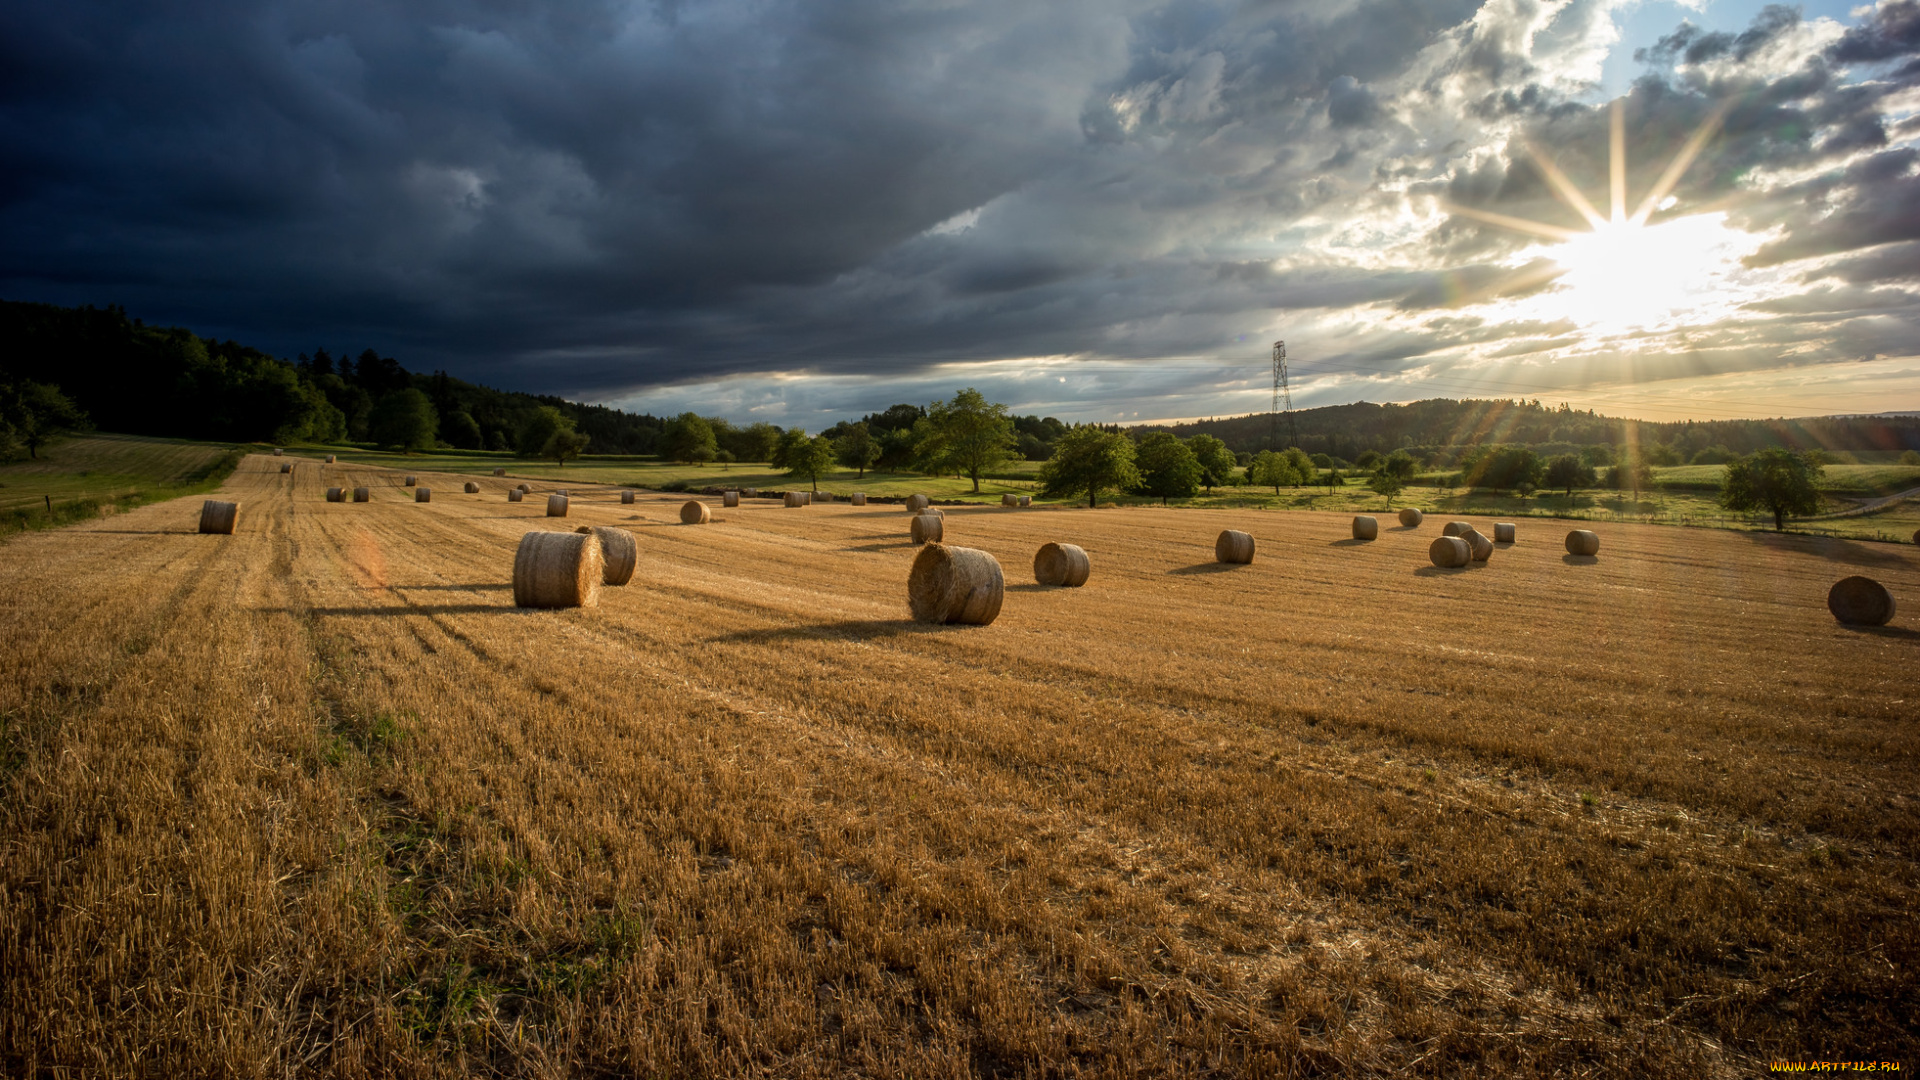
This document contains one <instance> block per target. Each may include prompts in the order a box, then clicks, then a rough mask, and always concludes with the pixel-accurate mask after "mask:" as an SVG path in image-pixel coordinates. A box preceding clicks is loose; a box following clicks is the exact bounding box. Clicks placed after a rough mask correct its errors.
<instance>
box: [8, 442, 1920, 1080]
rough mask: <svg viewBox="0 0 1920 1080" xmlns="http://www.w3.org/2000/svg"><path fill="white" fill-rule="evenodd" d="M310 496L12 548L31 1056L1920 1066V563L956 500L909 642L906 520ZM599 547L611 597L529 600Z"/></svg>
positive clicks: (278, 492) (1675, 535) (577, 1070)
mask: <svg viewBox="0 0 1920 1080" xmlns="http://www.w3.org/2000/svg"><path fill="white" fill-rule="evenodd" d="M278 464H279V462H278V461H276V460H275V459H272V458H270V457H266V456H256V457H252V458H249V459H248V460H247V461H246V462H245V463H244V464H243V465H242V466H241V468H240V469H239V471H237V472H236V473H235V474H234V476H233V478H232V479H231V480H230V481H229V482H228V483H227V485H226V489H225V491H226V494H227V496H228V497H233V498H237V499H239V500H240V501H241V502H242V504H243V505H242V512H241V518H240V528H239V531H238V533H237V534H236V535H234V536H231V537H216V536H200V535H196V534H195V533H194V532H193V531H192V530H193V528H194V523H195V521H196V520H197V515H198V507H199V502H198V500H197V499H195V500H181V501H178V502H174V503H168V504H162V505H157V506H153V507H148V508H145V509H142V510H138V511H134V512H131V513H126V514H120V515H114V516H111V517H108V518H105V519H102V520H101V521H98V522H94V523H91V524H88V525H83V526H78V527H74V528H70V529H65V530H60V531H58V532H50V533H44V534H38V535H30V536H23V537H21V538H19V539H16V540H14V541H12V542H10V543H8V544H6V545H5V546H0V579H3V580H5V581H6V582H7V583H8V588H7V592H6V595H5V597H4V598H0V656H4V658H5V659H4V661H0V720H4V723H5V727H4V729H3V731H0V734H3V735H4V741H3V742H0V779H3V782H4V785H5V786H4V789H0V790H4V801H3V802H0V835H4V836H5V837H6V838H7V839H6V844H7V847H6V854H5V858H4V863H0V919H4V923H3V924H0V972H3V973H4V976H3V977H4V979H5V987H4V996H5V998H6V1000H7V1002H8V1004H7V1006H6V1009H5V1015H4V1027H0V1072H7V1073H16V1072H23V1071H33V1070H37V1069H51V1068H53V1067H55V1066H68V1067H73V1068H79V1069H83V1070H97V1071H105V1072H136V1073H137V1072H140V1071H142V1070H147V1069H151V1070H153V1071H155V1072H157V1073H158V1072H167V1071H169V1066H173V1065H178V1064H179V1063H182V1062H191V1063H193V1065H192V1067H193V1068H194V1069H204V1070H206V1071H209V1072H214V1073H232V1074H236V1075H263V1074H267V1073H273V1074H288V1073H291V1074H313V1075H342V1076H355V1075H364V1076H376V1075H400V1074H417V1075H468V1074H474V1073H497V1074H505V1075H554V1076H559V1075H578V1074H582V1073H587V1074H595V1073H605V1074H608V1075H653V1074H656V1073H659V1074H673V1075H711V1076H733V1075H750V1074H765V1075H778V1076H814V1075H823V1076H833V1075H913V1076H935V1075H942V1076H944V1075H966V1074H968V1073H969V1072H971V1073H975V1074H979V1073H985V1074H993V1075H1019V1074H1027V1073H1032V1074H1044V1075H1068V1074H1074V1073H1076V1072H1078V1073H1079V1074H1084V1075H1108V1074H1111V1075H1121V1074H1126V1073H1129V1072H1132V1073H1138V1074H1166V1073H1172V1074H1196V1075H1198V1074H1214V1075H1234V1074H1262V1073H1264V1074H1288V1073H1299V1074H1313V1073H1322V1072H1341V1071H1348V1072H1361V1073H1387V1072H1393V1071H1396V1070H1401V1069H1409V1070H1410V1071H1412V1072H1414V1073H1423V1072H1430V1073H1433V1074H1436V1075H1460V1074H1473V1073H1482V1074H1486V1075H1507V1074H1512V1073H1516V1072H1517V1073H1530V1072H1531V1073H1545V1072H1556V1071H1558V1072H1580V1071H1592V1072H1597V1073H1600V1074H1619V1075H1629V1074H1635V1075H1644V1074H1646V1073H1648V1072H1653V1073H1660V1074H1665V1073H1672V1072H1676V1071H1683V1070H1686V1071H1698V1072H1701V1073H1704V1074H1708V1075H1713V1074H1716V1073H1725V1074H1733V1073H1737V1072H1739V1071H1743V1070H1748V1069H1751V1068H1753V1067H1754V1064H1755V1063H1756V1062H1763V1061H1765V1060H1766V1059H1768V1058H1771V1057H1788V1058H1794V1057H1797V1058H1801V1059H1806V1058H1813V1057H1821V1056H1824V1057H1827V1058H1829V1059H1831V1058H1834V1057H1836V1056H1851V1057H1854V1058H1868V1057H1874V1058H1889V1059H1891V1058H1898V1057H1900V1056H1901V1055H1905V1058H1906V1060H1907V1061H1908V1062H1909V1067H1915V1066H1916V1065H1920V1061H1916V1060H1915V1051H1916V1049H1917V1048H1920V1035H1917V1034H1916V1028H1915V1021H1914V1019H1913V1018H1914V1017H1916V1016H1920V994H1916V990H1915V987H1916V979H1915V976H1914V974H1913V973H1914V971H1915V970H1916V969H1917V963H1916V962H1920V932H1917V931H1916V926H1915V921H1914V919H1913V916H1912V912H1913V911H1914V910H1916V909H1917V908H1920V863H1917V861H1916V842H1917V841H1920V778H1916V771H1915V768H1914V766H1915V763H1916V758H1917V757H1920V734H1917V733H1916V726H1915V720H1916V717H1920V677H1916V676H1915V674H1914V673H1915V671H1916V670H1920V663H1917V662H1920V619H1917V618H1916V615H1917V614H1920V559H1916V556H1915V549H1914V548H1912V547H1908V546H1893V545H1869V544H1857V543H1852V542H1847V541H1828V540H1814V539H1808V538H1797V537H1796V538H1775V537H1771V536H1765V535H1760V534H1743V533H1727V532H1712V531H1704V530H1703V531H1689V530H1680V529H1672V528H1659V527H1635V526H1611V527H1607V528H1604V529H1603V530H1601V531H1602V536H1603V547H1602V549H1601V552H1600V555H1599V557H1598V559H1597V560H1578V559H1573V558H1570V557H1567V556H1565V554H1564V548H1563V547H1562V546H1561V538H1562V536H1563V535H1564V532H1565V528H1564V527H1556V526H1554V525H1552V524H1550V523H1547V522H1541V521H1523V522H1521V523H1520V536H1519V543H1517V544H1514V545H1512V546H1506V545H1501V546H1499V547H1498V548H1497V550H1496V552H1495V554H1494V556H1493V558H1492V560H1491V562H1490V563H1489V564H1488V565H1486V566H1485V567H1482V568H1476V569H1471V570H1466V571H1457V572H1455V571H1439V570H1436V569H1434V568H1433V567H1431V566H1430V565H1429V564H1428V562H1427V559H1426V548H1427V544H1428V543H1429V542H1430V541H1431V539H1432V538H1433V537H1434V536H1435V535H1437V534H1438V531H1439V528H1440V525H1441V524H1442V522H1441V521H1440V520H1438V519H1436V518H1429V519H1428V521H1427V523H1426V524H1425V525H1424V526H1423V527H1421V528H1419V529H1417V530H1404V529H1401V528H1399V527H1397V526H1392V519H1391V517H1389V516H1383V517H1382V524H1383V526H1390V527H1383V529H1382V530H1381V536H1380V539H1379V540H1377V541H1374V542H1372V543H1364V544H1363V543H1358V542H1354V541H1350V540H1347V539H1345V538H1346V536H1347V518H1346V517H1345V516H1334V515H1321V514H1304V513H1293V514H1281V513H1255V512H1234V511H1196V510H1153V509H1129V510H1101V511H1085V510H1025V511H1021V510H1010V509H1002V508H999V507H992V508H984V507H983V508H979V509H953V510H950V511H949V513H948V515H947V519H946V531H947V539H948V541H949V542H950V543H957V544H961V545H965V546H973V547H980V548H983V549H985V550H987V551H989V552H992V553H993V554H994V555H995V556H996V557H997V558H998V559H999V560H1000V562H1001V564H1002V566H1003V568H1004V569H1005V571H1006V576H1007V580H1008V583H1009V591H1008V595H1007V599H1006V604H1005V608H1004V610H1003V612H1002V614H1001V616H1000V618H999V620H998V621H997V622H995V623H994V624H993V625H992V626H990V627H985V628H978V627H927V626H920V625H916V624H913V623H911V622H909V621H907V618H906V616H907V612H906V589H905V580H906V572H907V567H908V565H909V563H910V562H911V560H912V557H913V555H914V553H915V551H916V549H915V548H914V547H913V546H912V545H911V544H910V543H909V542H908V540H907V522H908V518H907V515H906V514H905V513H904V512H903V511H901V510H900V509H899V508H897V507H891V506H888V507H880V506H873V507H865V508H855V507H851V506H849V505H847V504H844V503H841V504H832V505H823V506H815V507H808V508H800V509H787V508H783V507H781V506H780V505H779V503H778V502H777V501H768V500H745V505H743V506H742V507H740V508H737V509H725V508H721V507H719V506H718V505H717V503H718V500H717V499H715V500H709V501H710V502H712V503H714V504H715V505H714V509H713V512H714V520H713V522H712V523H711V524H708V525H704V526H682V525H680V524H678V518H677V515H676V511H677V508H678V506H679V504H680V503H681V502H683V501H685V496H674V497H667V496H652V495H643V496H641V498H640V499H639V501H638V503H637V504H636V505H634V506H622V505H620V504H619V502H618V498H617V494H616V492H615V491H614V490H613V489H600V488H590V487H574V488H573V489H572V490H573V493H574V499H573V511H572V514H571V516H569V517H568V518H565V519H549V518H546V517H545V516H544V506H545V498H544V492H545V491H546V490H550V489H551V488H553V487H555V486H556V485H553V484H536V485H534V486H535V487H536V488H538V489H540V490H537V491H536V492H535V494H533V495H531V496H529V497H528V499H527V501H525V502H522V503H509V502H507V501H506V497H505V492H506V490H507V488H508V486H509V485H510V483H516V482H517V481H510V480H505V479H496V478H491V477H487V478H480V479H479V481H478V482H479V484H480V487H481V489H482V490H481V493H480V494H478V495H466V494H461V493H460V492H459V488H460V485H461V483H462V482H463V481H464V480H466V479H468V477H465V476H451V475H438V474H428V473H421V474H420V482H421V484H422V485H423V486H430V487H431V488H432V489H433V492H434V494H433V501H432V502H431V503H428V504H416V503H414V502H413V501H412V492H411V490H409V489H407V488H405V487H403V486H402V485H401V483H400V476H399V474H398V473H390V472H387V471H385V470H380V469H374V468H365V467H359V466H320V465H317V464H316V463H313V462H308V461H302V462H300V463H299V464H298V465H297V466H296V470H295V472H294V474H293V476H292V477H291V478H290V479H289V478H288V477H284V476H281V475H280V474H279V472H278ZM360 483H366V484H369V485H370V486H372V487H373V502H371V503H369V504H353V503H350V502H349V503H333V504H329V503H327V502H325V501H324V499H323V491H324V488H325V487H327V486H345V487H349V488H351V487H353V486H355V485H356V484H360ZM581 524H609V525H619V526H622V527H626V528H629V529H631V530H632V531H633V533H634V534H635V536H636V537H637V539H638V543H639V548H640V561H639V566H638V570H637V571H636V573H635V576H634V579H633V581H632V583H631V584H630V585H628V586H626V587H624V588H619V589H608V590H605V591H604V592H603V593H602V600H601V603H600V605H599V606H598V607H596V608H592V609H585V610H575V611H560V612H553V611H522V610H517V609H515V608H513V607H512V593H511V589H510V586H509V582H510V574H511V567H512V562H513V555H514V548H515V545H516V544H517V543H518V540H519V538H520V536H521V535H522V534H523V533H524V532H526V531H527V530H529V529H569V530H570V529H572V528H575V527H577V526H578V525H581ZM1477 524H1479V526H1480V527H1481V529H1482V531H1484V532H1488V533H1490V532H1491V527H1490V522H1488V521H1478V522H1477ZM1229 527H1232V528H1240V529H1245V530H1247V531H1250V532H1252V533H1253V534H1254V536H1255V537H1256V538H1257V540H1258V542H1259V545H1260V551H1259V555H1258V556H1257V558H1256V561H1255V562H1254V563H1253V564H1252V565H1249V566H1232V567H1229V566H1224V565H1221V564H1218V563H1215V562H1214V561H1213V555H1212V545H1213V539H1214V537H1215V535H1216V534H1217V533H1218V532H1219V531H1220V530H1221V529H1223V528H1229ZM1049 540H1059V541H1063V542H1070V543H1076V544H1079V545H1081V546H1082V547H1084V548H1086V549H1087V551H1088V552H1089V553H1090V555H1091V557H1092V561H1093V575H1092V578H1091V580H1090V581H1089V582H1088V584H1087V585H1086V587H1084V588H1081V589H1046V588H1041V587H1039V586H1036V585H1034V584H1032V574H1031V561H1032V558H1033V553H1034V551H1035V550H1036V549H1037V548H1038V547H1039V546H1040V545H1041V544H1042V543H1044V542H1046V541H1049ZM1852 573H1865V574H1867V575H1869V576H1872V577H1875V578H1877V579H1879V580H1881V581H1883V582H1885V583H1886V584H1887V585H1888V586H1889V587H1890V588H1892V589H1893V591H1894V593H1895V595H1896V596H1897V597H1898V598H1899V600H1900V602H1901V604H1902V605H1903V611H1902V612H1901V614H1900V615H1899V616H1898V617H1897V618H1896V619H1895V621H1894V624H1893V625H1892V626H1891V627H1888V628H1884V629H1879V630H1872V631H1867V630H1850V629H1846V628H1843V627H1840V626H1838V625H1837V624H1835V623H1834V621H1833V620H1832V618H1831V617H1830V616H1829V615H1828V614H1827V612H1826V610H1825V595H1826V590H1827V587H1828V586H1829V585H1831V584H1832V582H1833V581H1834V580H1837V579H1838V578H1839V577H1842V576H1845V575H1847V574H1852ZM136 1063H137V1064H136ZM174 1071H177V1069H176V1070H174Z"/></svg>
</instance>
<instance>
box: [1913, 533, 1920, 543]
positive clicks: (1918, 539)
mask: <svg viewBox="0 0 1920 1080" xmlns="http://www.w3.org/2000/svg"><path fill="white" fill-rule="evenodd" d="M1913 542H1914V543H1916V544H1920V529H1915V530H1913Z"/></svg>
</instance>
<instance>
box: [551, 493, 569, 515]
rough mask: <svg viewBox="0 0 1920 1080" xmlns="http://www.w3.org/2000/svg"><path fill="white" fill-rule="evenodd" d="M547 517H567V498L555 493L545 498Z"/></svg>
mask: <svg viewBox="0 0 1920 1080" xmlns="http://www.w3.org/2000/svg"><path fill="white" fill-rule="evenodd" d="M547 516H548V517H566V516H567V497H566V496H565V495H561V494H559V493H557V492H556V493H555V494H552V495H549V496H547Z"/></svg>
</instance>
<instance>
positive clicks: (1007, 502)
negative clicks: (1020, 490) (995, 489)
mask: <svg viewBox="0 0 1920 1080" xmlns="http://www.w3.org/2000/svg"><path fill="white" fill-rule="evenodd" d="M1000 505H1001V506H1019V505H1020V499H1019V498H1018V497H1017V496H1014V495H1002V496H1000Z"/></svg>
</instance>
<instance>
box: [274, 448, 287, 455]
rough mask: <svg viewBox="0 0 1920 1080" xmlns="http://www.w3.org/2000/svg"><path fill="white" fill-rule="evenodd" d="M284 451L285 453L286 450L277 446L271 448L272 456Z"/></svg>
mask: <svg viewBox="0 0 1920 1080" xmlns="http://www.w3.org/2000/svg"><path fill="white" fill-rule="evenodd" d="M284 453H286V451H284V450H282V449H280V448H279V447H277V446H276V447H274V448H273V456H274V457H279V456H280V455H281V454H284Z"/></svg>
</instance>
